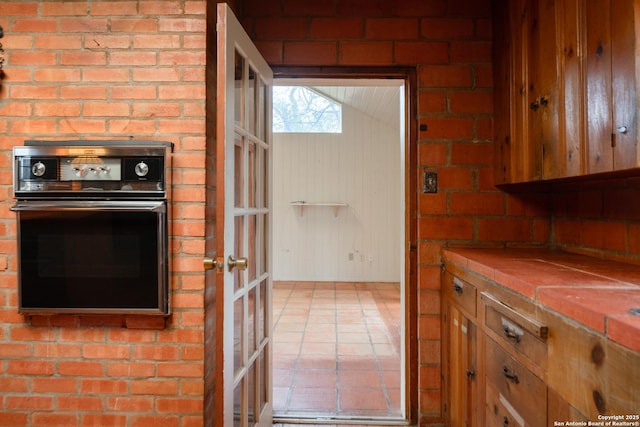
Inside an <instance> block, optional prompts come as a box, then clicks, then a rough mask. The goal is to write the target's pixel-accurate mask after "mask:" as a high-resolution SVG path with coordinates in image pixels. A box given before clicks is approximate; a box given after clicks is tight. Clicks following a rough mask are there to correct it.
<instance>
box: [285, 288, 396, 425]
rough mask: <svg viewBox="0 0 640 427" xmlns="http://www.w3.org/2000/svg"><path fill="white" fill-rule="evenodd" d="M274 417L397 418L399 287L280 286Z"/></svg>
mask: <svg viewBox="0 0 640 427" xmlns="http://www.w3.org/2000/svg"><path fill="white" fill-rule="evenodd" d="M273 316H274V318H273V324H274V336H273V337H274V347H273V373H274V378H273V392H274V416H276V417H285V418H286V417H290V418H297V417H299V418H319V417H322V418H399V417H401V415H402V414H401V411H400V286H399V284H397V283H352V282H339V283H338V282H276V283H274V286H273Z"/></svg>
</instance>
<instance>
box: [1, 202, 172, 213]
mask: <svg viewBox="0 0 640 427" xmlns="http://www.w3.org/2000/svg"><path fill="white" fill-rule="evenodd" d="M11 210H12V211H43V210H47V211H56V212H57V211H65V210H75V211H122V212H166V211H167V206H166V203H165V202H164V201H137V200H136V201H133V200H132V201H127V200H118V201H112V200H60V201H58V200H38V201H35V200H34V201H31V200H29V201H25V200H21V201H19V202H17V203H16V204H15V205H13V206H12V207H11Z"/></svg>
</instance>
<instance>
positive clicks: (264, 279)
mask: <svg viewBox="0 0 640 427" xmlns="http://www.w3.org/2000/svg"><path fill="white" fill-rule="evenodd" d="M217 8H218V9H217V13H218V16H217V19H218V22H217V34H218V42H217V48H218V51H217V55H218V56H217V66H218V70H217V72H218V76H217V117H216V126H217V127H216V129H217V130H216V139H217V146H216V154H217V160H216V168H217V170H216V187H217V191H218V195H217V199H216V224H217V226H216V227H217V228H216V234H217V236H218V238H217V245H216V253H217V254H218V258H217V261H216V267H217V268H218V270H219V273H218V275H217V276H218V278H217V280H216V285H217V286H223V287H224V290H223V294H224V297H223V301H224V303H223V304H224V308H223V310H224V314H223V318H224V320H223V326H222V328H221V329H222V331H221V332H222V335H223V336H222V340H221V341H222V344H223V362H222V363H223V370H222V376H223V378H222V383H223V387H222V388H223V393H219V392H217V393H216V394H217V397H218V398H223V400H224V402H223V408H224V409H223V411H224V414H223V418H224V426H225V427H229V426H241V427H245V426H253V425H259V426H267V425H269V426H270V425H271V423H272V414H273V404H272V391H271V383H272V381H271V329H272V327H271V326H272V325H271V288H272V282H271V280H272V279H271V254H270V247H271V235H270V233H271V227H270V224H271V211H270V209H271V183H270V179H269V176H270V169H271V120H270V116H271V82H272V77H273V76H272V72H271V69H270V68H269V66H268V65H267V63H266V62H265V60H264V59H263V58H262V56H260V54H259V53H258V50H257V49H256V47H255V46H254V45H253V43H252V42H251V40H250V39H249V37H248V36H247V34H246V33H245V32H244V30H243V29H242V26H241V25H240V23H239V22H238V20H237V18H236V17H235V16H234V15H233V13H232V12H231V10H230V8H229V7H228V6H227V5H226V4H223V3H221V4H218V6H217ZM221 237H222V238H221ZM221 341H220V338H219V337H218V342H221ZM218 415H219V414H218Z"/></svg>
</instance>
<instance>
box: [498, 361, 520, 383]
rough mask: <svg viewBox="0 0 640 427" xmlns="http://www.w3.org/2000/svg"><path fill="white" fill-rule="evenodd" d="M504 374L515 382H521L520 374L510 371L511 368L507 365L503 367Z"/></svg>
mask: <svg viewBox="0 0 640 427" xmlns="http://www.w3.org/2000/svg"><path fill="white" fill-rule="evenodd" d="M502 376H503V377H505V378H506V379H508V380H511V381H513V383H514V384H518V383H520V380H519V379H518V376H517V375H516V374H511V373H509V368H508V367H507V366H506V365H505V366H503V367H502Z"/></svg>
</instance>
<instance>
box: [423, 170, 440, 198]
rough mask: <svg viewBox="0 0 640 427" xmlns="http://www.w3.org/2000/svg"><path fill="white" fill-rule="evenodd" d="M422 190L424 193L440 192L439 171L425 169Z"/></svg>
mask: <svg viewBox="0 0 640 427" xmlns="http://www.w3.org/2000/svg"><path fill="white" fill-rule="evenodd" d="M422 192H423V193H437V192H438V173H437V172H432V171H427V170H425V171H424V175H423V180H422Z"/></svg>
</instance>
